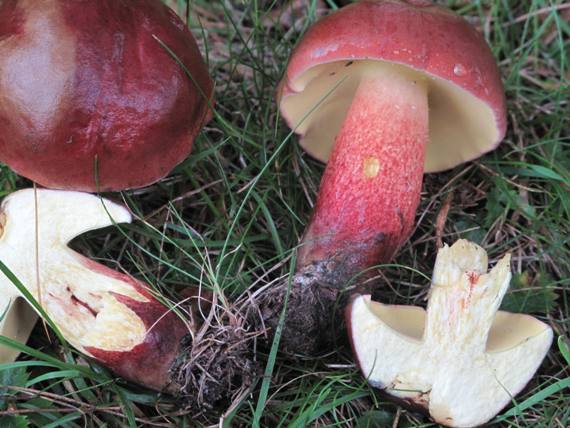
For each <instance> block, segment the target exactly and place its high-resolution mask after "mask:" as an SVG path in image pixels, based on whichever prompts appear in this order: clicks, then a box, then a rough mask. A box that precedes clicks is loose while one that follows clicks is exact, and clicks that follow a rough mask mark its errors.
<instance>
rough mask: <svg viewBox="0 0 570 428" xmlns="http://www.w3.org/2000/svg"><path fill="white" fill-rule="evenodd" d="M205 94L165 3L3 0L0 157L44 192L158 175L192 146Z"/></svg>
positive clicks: (192, 44)
mask: <svg viewBox="0 0 570 428" xmlns="http://www.w3.org/2000/svg"><path fill="white" fill-rule="evenodd" d="M212 93H213V84H212V81H211V79H210V77H209V76H208V70H207V68H206V65H205V64H204V62H203V60H202V57H201V55H200V51H199V49H198V46H197V44H196V41H195V40H194V38H193V36H192V34H191V33H190V31H189V30H188V28H187V26H186V25H185V24H184V23H183V22H182V21H181V20H180V18H179V17H178V16H176V14H175V13H174V12H173V11H172V10H171V9H169V8H168V7H167V6H165V5H164V4H162V2H160V1H157V0H121V1H117V0H97V1H77V0H42V1H36V0H11V1H0V124H2V125H1V129H0V162H3V163H5V164H7V165H9V166H10V167H11V168H12V169H13V170H14V171H16V172H17V173H18V174H20V175H23V176H25V177H27V178H29V179H31V180H33V181H35V182H37V183H40V184H41V185H43V186H45V187H48V188H57V189H65V190H82V191H97V190H100V191H109V190H124V189H127V188H134V187H142V186H146V185H149V184H151V183H154V182H155V181H158V180H159V179H160V178H162V177H164V176H165V175H167V174H168V173H169V172H170V171H171V170H172V168H174V167H175V166H176V165H177V164H179V163H180V162H181V161H183V160H184V159H185V158H186V156H187V155H188V153H189V152H190V150H191V148H192V143H193V140H194V138H195V137H196V135H197V134H198V132H199V131H200V129H201V127H202V126H203V124H204V123H205V122H206V121H207V120H208V118H209V117H210V116H211V105H209V104H210V101H211V98H212Z"/></svg>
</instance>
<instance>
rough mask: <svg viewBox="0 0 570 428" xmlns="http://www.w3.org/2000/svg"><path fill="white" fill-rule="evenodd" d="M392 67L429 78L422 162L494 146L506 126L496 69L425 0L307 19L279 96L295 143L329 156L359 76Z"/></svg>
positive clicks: (449, 162)
mask: <svg viewBox="0 0 570 428" xmlns="http://www.w3.org/2000/svg"><path fill="white" fill-rule="evenodd" d="M385 67H392V68H394V67H395V68H396V69H399V70H400V71H401V72H402V73H411V74H412V75H413V76H414V77H413V78H415V79H418V80H422V81H425V82H426V83H427V86H428V98H429V143H428V145H427V147H426V157H425V171H426V172H435V171H440V170H445V169H448V168H452V167H454V166H456V165H458V164H460V163H462V162H465V161H469V160H472V159H475V158H477V157H479V156H481V155H482V154H483V153H486V152H488V151H490V150H493V149H494V148H495V147H496V146H497V144H498V143H499V142H500V141H501V140H502V139H503V137H504V134H505V128H506V117H505V115H506V113H505V98H504V91H503V85H502V83H501V79H500V75H499V70H498V68H497V65H496V63H495V60H494V58H493V55H492V53H491V51H490V49H489V47H488V45H487V43H486V42H485V40H484V38H483V36H482V35H481V34H480V33H479V32H477V30H475V29H474V28H473V27H472V26H471V25H470V24H469V23H468V22H467V21H465V20H464V19H463V18H461V17H460V16H457V15H455V14H453V13H451V12H450V11H448V10H446V9H444V8H441V7H438V6H435V5H432V4H431V3H430V2H425V1H408V2H404V1H395V0H379V1H373V0H368V1H361V2H358V3H355V4H352V5H350V6H347V7H344V8H342V9H340V10H339V11H337V12H335V13H332V14H331V15H329V16H327V17H325V18H324V19H322V20H320V21H319V22H317V23H316V24H315V25H313V26H312V27H311V28H310V30H309V31H308V32H307V33H306V35H305V36H304V37H303V39H302V40H301V42H300V43H299V45H298V46H297V47H296V48H295V50H294V52H293V54H292V56H291V59H290V61H289V65H288V67H287V71H286V74H285V76H284V78H283V80H282V82H281V83H280V86H279V89H278V97H279V101H280V108H281V113H282V115H283V117H284V118H285V119H286V121H287V122H288V124H289V125H290V126H291V127H292V128H293V129H295V132H297V133H299V134H301V135H302V138H301V142H300V143H301V145H302V146H303V148H304V149H305V150H306V151H307V152H308V153H309V154H311V155H312V156H314V157H315V158H317V159H319V160H321V161H323V162H326V161H327V160H328V158H329V154H330V152H331V150H332V147H333V145H334V141H335V137H336V135H337V134H338V133H339V131H340V127H341V125H342V123H343V119H344V117H345V116H346V113H347V111H348V108H349V107H350V105H351V100H352V98H353V96H354V94H355V91H356V89H357V87H358V85H359V82H360V81H361V79H362V77H363V76H366V75H367V74H370V73H375V70H377V69H379V68H385Z"/></svg>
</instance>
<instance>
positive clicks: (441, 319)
mask: <svg viewBox="0 0 570 428" xmlns="http://www.w3.org/2000/svg"><path fill="white" fill-rule="evenodd" d="M487 264H488V262H487V253H486V252H485V251H484V250H483V249H482V248H481V247H479V246H478V245H476V244H473V243H471V242H468V241H465V240H459V241H457V242H456V243H455V244H453V245H452V246H451V247H448V246H445V247H443V248H442V249H441V250H440V251H439V253H438V255H437V259H436V262H435V267H434V272H433V279H432V286H431V292H430V298H429V303H428V307H427V310H424V309H423V308H421V307H417V306H398V305H385V304H382V303H378V302H373V301H371V299H370V296H368V295H363V296H358V297H356V298H355V299H354V300H353V301H352V303H351V304H350V305H349V306H347V311H346V322H347V325H348V330H349V336H350V338H351V342H352V347H353V351H354V356H355V358H356V361H357V363H358V365H359V367H360V369H361V371H362V373H363V375H364V376H365V377H366V379H367V380H368V381H369V382H370V383H371V384H372V385H373V386H375V387H378V388H381V389H382V390H384V391H385V392H386V393H388V394H389V395H391V396H393V397H396V398H398V399H400V400H404V401H406V402H408V403H409V404H412V405H414V406H415V407H419V408H421V409H423V410H425V411H427V412H428V413H429V415H430V416H431V417H432V418H433V419H434V420H435V421H436V422H438V423H440V424H443V425H447V426H452V427H471V426H477V425H481V424H483V423H485V422H487V421H489V420H490V419H491V418H493V417H494V416H495V415H496V414H497V413H499V412H500V411H501V409H502V408H503V407H505V406H506V405H507V404H508V403H510V402H511V401H512V399H513V397H514V396H515V395H516V394H518V393H519V392H520V391H521V389H523V388H524V386H525V385H526V384H527V383H528V381H529V380H530V379H531V377H532V376H533V375H534V373H535V371H536V370H537V369H538V367H539V365H540V363H541V362H542V360H543V358H544V357H545V355H546V353H547V352H548V349H549V348H550V345H551V342H552V335H553V333H552V329H551V328H550V327H549V326H548V325H546V324H544V323H543V322H541V321H539V320H537V319H535V318H533V317H531V316H528V315H522V314H512V313H508V312H502V311H498V309H499V306H500V305H501V301H502V299H503V296H504V295H505V292H506V291H507V289H508V287H509V283H510V280H511V272H510V255H506V256H505V257H503V258H502V259H501V260H500V261H499V262H498V263H497V264H496V265H495V267H494V268H493V269H492V270H491V271H490V272H489V273H487Z"/></svg>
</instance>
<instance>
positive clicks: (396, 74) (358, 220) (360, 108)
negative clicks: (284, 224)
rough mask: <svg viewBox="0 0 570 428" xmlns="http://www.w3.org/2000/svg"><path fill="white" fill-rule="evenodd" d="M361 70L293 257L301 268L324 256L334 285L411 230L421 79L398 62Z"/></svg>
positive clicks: (420, 155) (424, 119) (423, 99)
mask: <svg viewBox="0 0 570 428" xmlns="http://www.w3.org/2000/svg"><path fill="white" fill-rule="evenodd" d="M369 73H370V74H369V75H365V76H364V77H363V78H362V80H361V82H360V84H359V87H358V89H357V91H356V94H355V96H354V99H353V101H352V104H351V106H350V109H349V111H348V113H347V116H346V118H345V121H344V123H343V126H342V128H341V131H340V133H339V135H338V136H337V138H336V142H335V146H334V148H333V151H332V153H331V156H330V159H329V161H328V164H327V168H326V170H325V173H324V176H323V178H322V181H321V187H320V191H319V196H318V200H317V205H316V208H315V211H314V214H313V218H312V221H311V224H310V225H309V227H308V229H307V231H306V233H305V236H304V238H303V245H302V247H301V249H300V251H299V258H298V265H297V268H298V270H299V271H303V269H304V268H305V267H308V266H309V265H315V264H320V263H321V262H324V263H326V264H327V266H331V268H330V269H333V270H335V271H337V274H338V275H333V277H332V278H331V282H333V283H335V282H337V281H339V284H337V285H339V286H342V284H341V283H340V282H342V281H346V280H348V279H350V277H351V276H353V275H354V274H357V273H358V272H360V271H362V270H363V269H366V268H367V267H370V266H373V265H375V264H377V263H382V262H386V261H388V260H390V259H391V258H392V257H393V256H394V254H395V253H396V252H397V251H398V249H399V248H400V246H401V245H402V244H403V243H404V241H405V240H406V239H407V238H408V236H409V234H410V233H411V230H412V226H413V224H414V217H415V213H416V209H417V206H418V203H419V200H420V191H421V185H422V175H423V167H424V150H425V145H426V142H427V139H428V105H427V93H426V85H425V82H421V81H417V80H414V77H413V75H412V74H409V73H405V72H404V73H402V68H400V67H393V68H392V67H385V68H384V69H380V70H374V71H372V70H371V71H369ZM322 126H327V124H323V125H322ZM331 263H332V264H331ZM333 285H334V284H333Z"/></svg>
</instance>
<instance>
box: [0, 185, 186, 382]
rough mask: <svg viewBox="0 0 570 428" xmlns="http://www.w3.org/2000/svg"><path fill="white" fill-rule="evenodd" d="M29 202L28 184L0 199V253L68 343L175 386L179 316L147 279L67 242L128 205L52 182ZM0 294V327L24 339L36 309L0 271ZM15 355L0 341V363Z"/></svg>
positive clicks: (140, 377)
mask: <svg viewBox="0 0 570 428" xmlns="http://www.w3.org/2000/svg"><path fill="white" fill-rule="evenodd" d="M35 206H36V204H35V199H34V190H32V189H28V190H21V191H18V192H15V193H12V194H11V195H9V196H8V197H6V198H5V199H4V201H3V203H2V206H1V210H0V212H1V214H0V217H1V218H2V227H1V228H0V260H2V262H3V263H4V264H5V265H6V266H7V267H8V268H9V269H10V270H11V272H12V273H13V274H14V275H15V276H16V277H17V278H18V280H19V281H20V282H22V283H23V284H24V286H25V287H26V288H27V290H28V291H29V292H30V293H31V294H32V296H33V297H34V299H35V300H36V301H38V303H39V304H40V305H41V306H42V307H43V309H44V310H45V312H46V313H47V315H48V316H49V317H50V319H51V320H52V321H53V322H54V323H55V325H56V326H57V327H58V329H59V330H60V331H61V333H62V334H63V336H64V337H65V339H66V340H67V341H68V342H69V343H70V344H71V345H73V346H74V347H75V348H77V349H78V350H79V351H81V352H82V353H84V354H85V355H87V356H90V357H92V358H94V359H95V360H97V361H99V362H100V363H102V364H103V365H105V366H107V367H109V368H110V369H111V370H113V371H114V372H115V373H117V374H118V375H120V376H122V377H124V378H126V379H129V380H131V381H133V382H136V383H139V384H141V385H144V386H146V387H149V388H153V389H156V390H159V391H160V390H165V391H169V392H176V388H175V387H174V386H173V383H172V382H171V379H170V374H169V370H170V368H171V366H172V364H173V362H174V361H175V359H176V357H177V356H178V354H179V353H180V352H181V341H182V339H183V338H184V336H185V335H187V334H188V332H189V329H188V328H187V326H186V324H185V323H184V322H183V321H182V319H181V318H180V317H179V316H178V315H177V314H176V313H175V312H173V311H172V310H171V309H170V308H168V307H167V306H165V305H163V304H162V303H160V302H159V301H158V300H157V298H156V297H155V296H154V295H153V292H152V289H151V288H150V287H149V286H148V285H147V284H144V283H143V282H141V281H138V280H136V279H134V278H132V277H130V276H128V275H125V274H121V273H119V272H116V271H114V270H112V269H109V268H107V267H106V266H104V265H101V264H99V263H96V262H94V261H92V260H90V259H88V258H86V257H84V256H82V255H80V254H78V253H77V252H75V251H73V250H71V249H70V248H69V247H68V246H67V244H68V243H69V242H70V241H71V240H72V239H73V238H74V237H76V236H78V235H80V234H83V233H85V232H87V231H90V230H93V229H98V228H103V227H107V226H110V225H112V224H113V223H115V222H116V223H124V222H130V221H131V215H130V214H129V212H128V211H127V209H126V208H124V207H122V206H120V205H118V204H115V203H113V202H110V201H108V200H105V199H100V198H98V197H96V196H93V195H90V194H87V193H79V192H71V191H57V190H37V207H38V211H37V213H36V211H35V208H34V207H35ZM36 218H37V231H38V239H37V240H36V236H35V233H36V228H35V227H34V226H33V225H34V224H36V221H35V220H36ZM36 242H37V246H36ZM36 254H37V264H36V257H35V255H36ZM0 294H1V295H2V298H3V299H5V300H4V301H3V302H2V303H0V313H4V314H6V315H5V317H4V319H3V321H2V324H0V334H2V335H6V336H9V337H11V338H13V339H15V340H18V341H21V342H25V341H26V339H27V337H28V335H29V332H30V330H31V328H32V326H33V324H34V322H35V320H36V318H37V316H36V315H35V314H34V313H32V311H31V309H30V307H27V304H25V303H24V302H23V301H22V297H21V296H20V294H19V291H18V290H17V288H16V287H15V285H14V284H13V283H12V282H11V281H10V280H9V279H8V278H7V277H6V276H5V275H1V274H0ZM16 356H17V351H14V350H12V349H9V348H7V347H3V346H1V345H0V363H4V362H8V361H12V360H13V359H14V358H15V357H16Z"/></svg>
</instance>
